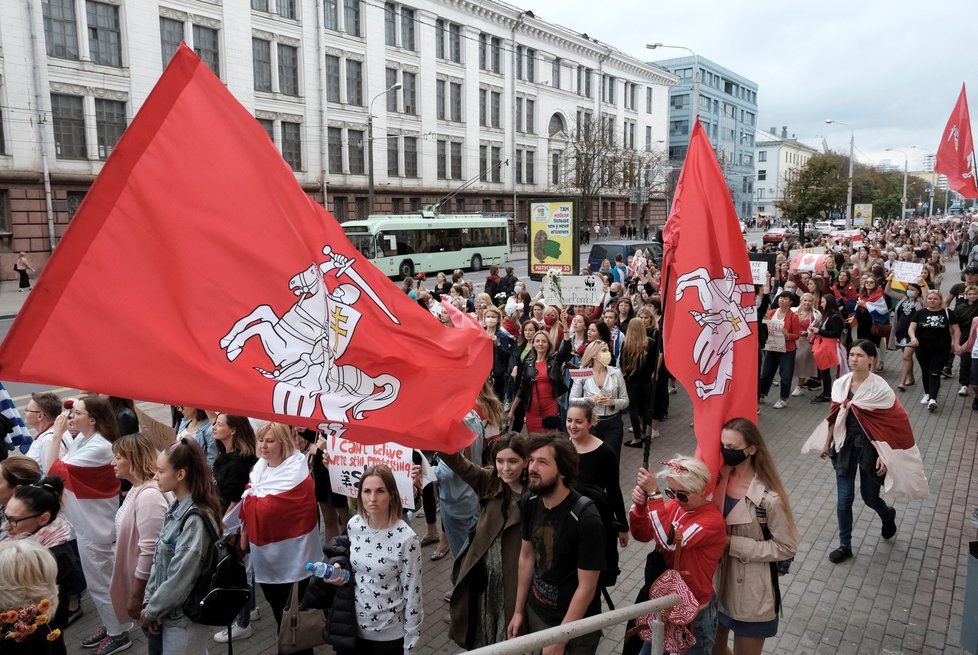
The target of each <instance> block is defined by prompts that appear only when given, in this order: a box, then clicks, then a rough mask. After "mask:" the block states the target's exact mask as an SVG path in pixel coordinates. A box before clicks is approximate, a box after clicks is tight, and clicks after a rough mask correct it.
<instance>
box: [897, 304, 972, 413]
mask: <svg viewBox="0 0 978 655" xmlns="http://www.w3.org/2000/svg"><path fill="white" fill-rule="evenodd" d="M925 298H926V299H925V301H924V308H923V309H921V310H918V311H917V313H916V314H914V315H913V318H911V319H910V328H909V329H908V330H907V334H908V335H909V336H910V345H911V346H913V347H914V348H916V349H917V352H916V353H915V354H916V355H917V362H918V363H919V364H920V381H921V382H922V383H923V385H924V396H923V398H921V399H920V404H921V405H927V410H928V411H930V412H933V411H934V410H936V409H937V396H938V394H940V393H941V369H942V368H944V363H945V362H946V361H947V358H948V355H949V354H951V347H952V344H957V343H959V342H960V336H961V335H960V330H961V328H960V326H959V325H958V324H957V323H954V322H952V321H951V316H950V313H949V312H948V311H947V310H946V309H944V308H943V300H942V299H941V292H940V291H938V290H937V289H930V290H929V291H927V295H926V296H925Z"/></svg>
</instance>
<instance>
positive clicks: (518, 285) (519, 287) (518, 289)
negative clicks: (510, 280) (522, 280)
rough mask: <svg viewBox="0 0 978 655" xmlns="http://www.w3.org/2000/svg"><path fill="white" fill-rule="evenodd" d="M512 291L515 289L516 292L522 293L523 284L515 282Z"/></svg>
mask: <svg viewBox="0 0 978 655" xmlns="http://www.w3.org/2000/svg"><path fill="white" fill-rule="evenodd" d="M513 291H515V292H516V293H522V292H523V285H521V284H517V285H516V286H515V287H513Z"/></svg>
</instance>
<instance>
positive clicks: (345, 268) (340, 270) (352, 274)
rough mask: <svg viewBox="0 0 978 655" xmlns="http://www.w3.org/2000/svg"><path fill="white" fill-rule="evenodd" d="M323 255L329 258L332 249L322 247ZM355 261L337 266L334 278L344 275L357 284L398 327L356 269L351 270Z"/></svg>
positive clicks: (397, 321)
mask: <svg viewBox="0 0 978 655" xmlns="http://www.w3.org/2000/svg"><path fill="white" fill-rule="evenodd" d="M323 254H324V255H330V256H331V255H332V254H333V249H332V248H331V247H329V246H323ZM355 261H356V259H353V258H351V259H349V260H348V261H347V262H346V264H343V265H342V266H337V267H336V277H340V276H341V275H344V274H345V275H346V276H347V277H349V278H350V279H351V280H353V281H354V282H356V283H357V286H358V287H360V289H361V290H362V291H363V292H364V293H365V294H367V295H368V296H370V299H371V300H373V301H374V302H375V303H377V306H378V307H380V309H381V311H383V312H384V313H385V314H387V316H388V318H390V319H391V320H392V321H393V322H394V324H395V325H400V324H401V322H400V321H399V320H397V317H396V316H394V315H393V314H391V310H389V309H387V306H386V305H384V303H383V302H381V300H380V296H378V295H377V294H376V293H375V292H374V290H373V289H372V288H370V285H369V284H367V283H366V281H365V280H364V279H363V278H362V277H360V274H359V273H357V271H356V269H354V268H352V266H353V262H355Z"/></svg>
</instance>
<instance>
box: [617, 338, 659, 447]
mask: <svg viewBox="0 0 978 655" xmlns="http://www.w3.org/2000/svg"><path fill="white" fill-rule="evenodd" d="M645 326H646V323H645V320H644V319H640V320H638V321H631V322H630V323H629V325H628V330H627V332H626V333H625V344H624V345H623V346H622V348H621V356H620V357H619V362H618V363H619V368H620V369H621V372H622V374H623V375H624V376H625V389H626V390H627V392H628V414H629V418H630V419H631V423H632V439H631V441H628V442H626V443H625V444H624V445H626V446H628V447H629V448H639V447H641V446H642V442H643V441H644V440H645V439H646V434H645V433H646V431H647V430H648V429H649V424H650V423H651V420H652V384H653V382H652V381H653V379H654V378H655V369H656V364H657V363H658V359H659V353H658V352H657V350H656V342H655V340H654V339H653V338H652V337H650V336H649V335H648V332H647V331H646V328H645ZM649 438H651V437H649Z"/></svg>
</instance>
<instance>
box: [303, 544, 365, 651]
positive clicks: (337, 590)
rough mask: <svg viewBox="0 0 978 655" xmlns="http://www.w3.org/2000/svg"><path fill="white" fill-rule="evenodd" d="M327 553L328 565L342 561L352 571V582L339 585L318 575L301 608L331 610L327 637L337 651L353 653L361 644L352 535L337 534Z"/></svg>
mask: <svg viewBox="0 0 978 655" xmlns="http://www.w3.org/2000/svg"><path fill="white" fill-rule="evenodd" d="M323 552H324V553H325V554H326V558H327V559H326V563H327V564H339V565H340V567H342V568H344V569H346V570H347V571H349V572H350V575H351V578H350V581H349V582H348V583H346V584H345V585H342V586H339V587H337V586H336V585H331V584H328V583H326V582H324V581H323V580H321V579H320V578H316V577H314V578H313V579H312V582H310V583H309V586H308V587H306V593H305V595H304V596H303V597H302V603H301V605H300V609H319V610H329V616H328V617H327V621H326V627H325V628H323V639H325V640H326V643H327V644H329V645H330V646H332V647H333V650H335V651H336V652H337V653H353V652H355V651H356V647H357V610H356V602H355V600H354V594H355V593H356V591H355V589H354V586H353V580H354V579H353V577H352V575H353V567H352V566H351V565H350V538H349V537H348V536H346V535H342V534H341V535H340V536H338V537H333V538H332V539H331V540H330V542H329V543H328V544H326V547H325V548H323Z"/></svg>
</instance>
